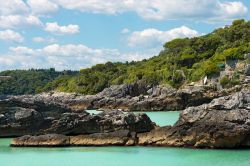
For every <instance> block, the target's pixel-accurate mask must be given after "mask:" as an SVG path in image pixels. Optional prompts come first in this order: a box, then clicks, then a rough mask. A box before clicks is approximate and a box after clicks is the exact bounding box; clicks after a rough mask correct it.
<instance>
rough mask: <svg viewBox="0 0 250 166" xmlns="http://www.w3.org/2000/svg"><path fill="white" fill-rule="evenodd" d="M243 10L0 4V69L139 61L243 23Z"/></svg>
mask: <svg viewBox="0 0 250 166" xmlns="http://www.w3.org/2000/svg"><path fill="white" fill-rule="evenodd" d="M249 8H250V2H249V1H247V0H241V1H240V0H239V1H237V0H175V1H173V0H105V1H104V0H4V1H2V2H0V70H8V69H29V68H50V67H54V68H56V69H57V70H64V69H74V70H78V69H81V68H86V67H90V66H92V65H94V64H97V63H105V62H107V61H132V60H141V59H145V58H149V57H152V56H154V55H157V53H158V52H159V51H160V50H161V49H162V45H163V44H164V43H165V42H167V41H170V40H172V39H175V38H183V37H194V36H200V35H203V34H206V33H209V32H211V31H212V30H213V29H215V28H218V27H223V26H224V25H228V24H230V23H231V21H232V20H234V19H238V18H244V19H246V20H248V19H249Z"/></svg>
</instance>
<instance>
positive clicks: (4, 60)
mask: <svg viewBox="0 0 250 166" xmlns="http://www.w3.org/2000/svg"><path fill="white" fill-rule="evenodd" d="M152 55H153V54H151V52H150V53H149V52H147V53H140V52H136V53H121V52H120V51H119V50H117V49H97V48H90V47H88V46H85V45H83V44H76V45H75V44H67V45H59V44H51V45H48V46H45V47H43V48H39V49H32V48H29V47H25V46H17V47H10V48H9V52H8V53H6V54H5V55H0V70H6V69H17V68H18V69H29V68H50V67H54V68H56V69H57V70H64V69H75V70H78V69H81V68H86V67H90V66H92V65H95V64H97V63H105V62H107V61H112V62H117V61H132V60H134V61H137V60H141V59H145V58H148V57H150V56H152Z"/></svg>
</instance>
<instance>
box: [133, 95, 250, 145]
mask: <svg viewBox="0 0 250 166" xmlns="http://www.w3.org/2000/svg"><path fill="white" fill-rule="evenodd" d="M249 100H250V91H249V90H245V91H242V92H238V93H235V94H233V95H230V96H226V97H221V98H218V99H214V100H213V101H212V102H211V103H209V104H204V105H201V106H198V107H189V108H187V109H185V110H184V111H183V112H182V113H181V116H180V118H179V120H178V122H177V123H176V124H175V125H174V126H173V127H163V128H158V129H155V130H152V131H150V132H149V133H142V134H138V137H139V142H138V143H139V145H158V146H194V147H198V148H203V147H206V148H207V147H208V148H236V147H246V146H248V147H249V145H250V144H249V139H250V107H249V104H250V101H249Z"/></svg>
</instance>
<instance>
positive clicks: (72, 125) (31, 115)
mask: <svg viewBox="0 0 250 166" xmlns="http://www.w3.org/2000/svg"><path fill="white" fill-rule="evenodd" d="M153 128H154V123H152V122H151V120H150V119H149V118H148V116H147V115H146V114H141V115H135V114H133V113H127V114H126V113H124V112H122V111H110V112H106V113H101V114H98V115H90V114H89V113H87V112H85V111H81V110H78V111H75V110H73V109H71V108H69V107H68V106H67V105H65V104H64V103H63V102H61V103H60V102H59V100H58V101H57V100H50V99H49V98H47V97H44V95H41V96H40V95H36V96H25V97H24V96H19V97H11V98H5V99H3V100H0V137H16V136H23V135H41V134H65V135H80V134H93V133H105V132H114V131H118V130H129V132H147V131H150V130H152V129H153Z"/></svg>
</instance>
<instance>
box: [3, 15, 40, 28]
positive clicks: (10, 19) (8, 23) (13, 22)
mask: <svg viewBox="0 0 250 166" xmlns="http://www.w3.org/2000/svg"><path fill="white" fill-rule="evenodd" d="M20 26H42V22H41V21H40V19H39V18H38V17H36V16H33V15H25V16H24V15H8V16H0V28H17V27H20Z"/></svg>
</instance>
